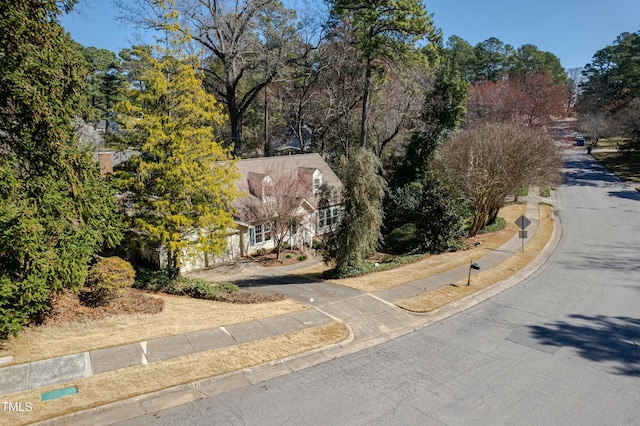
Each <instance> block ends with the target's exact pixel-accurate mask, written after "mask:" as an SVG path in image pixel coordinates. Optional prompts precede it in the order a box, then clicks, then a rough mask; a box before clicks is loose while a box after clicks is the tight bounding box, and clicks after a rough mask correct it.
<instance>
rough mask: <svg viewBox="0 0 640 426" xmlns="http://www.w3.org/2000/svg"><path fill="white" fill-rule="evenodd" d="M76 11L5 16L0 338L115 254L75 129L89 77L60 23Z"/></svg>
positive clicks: (35, 8)
mask: <svg viewBox="0 0 640 426" xmlns="http://www.w3.org/2000/svg"><path fill="white" fill-rule="evenodd" d="M72 5H73V2H72V1H66V2H59V1H55V0H36V1H29V2H5V3H4V4H3V9H2V13H0V27H1V28H2V31H0V338H6V337H7V335H8V334H10V333H14V334H15V333H17V331H19V329H20V327H21V326H22V325H24V324H25V323H26V322H27V321H28V320H29V319H30V318H33V317H34V316H36V315H38V314H40V313H42V312H43V311H44V310H45V309H46V307H47V300H48V298H49V296H50V294H51V293H52V292H55V291H60V290H62V289H64V288H69V289H72V290H77V289H78V288H80V287H81V286H82V285H83V284H84V281H85V277H86V274H87V264H88V262H89V261H90V260H91V258H92V256H93V255H94V254H95V253H96V251H98V250H99V249H100V248H101V247H103V246H115V245H116V244H117V243H118V242H119V240H120V238H121V232H120V228H119V225H120V220H119V217H118V216H117V214H116V209H115V202H114V197H113V194H112V193H111V191H110V190H109V188H108V187H107V185H106V184H105V183H104V182H103V181H102V180H101V178H100V173H99V169H98V166H97V164H96V162H95V161H94V159H93V156H92V153H90V152H86V151H83V150H81V149H80V148H79V147H78V145H77V140H76V135H75V133H74V128H73V125H72V122H73V118H74V117H75V116H76V115H79V113H80V112H81V110H82V109H83V107H84V105H83V104H82V100H83V96H82V91H83V83H84V77H85V75H86V71H85V70H84V69H83V67H82V66H81V64H82V63H83V59H82V57H81V56H80V55H79V53H78V50H77V49H75V48H74V43H73V41H72V40H71V38H70V37H69V36H68V35H67V34H66V33H65V31H64V29H63V28H62V27H61V26H60V24H59V23H58V21H57V17H58V16H59V15H60V14H61V13H62V12H63V11H69V10H70V9H71V7H72Z"/></svg>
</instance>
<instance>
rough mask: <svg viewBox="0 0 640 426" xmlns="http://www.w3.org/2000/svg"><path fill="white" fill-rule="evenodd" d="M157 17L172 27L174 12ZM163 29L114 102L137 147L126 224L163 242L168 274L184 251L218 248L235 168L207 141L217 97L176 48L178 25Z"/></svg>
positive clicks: (215, 122)
mask: <svg viewBox="0 0 640 426" xmlns="http://www.w3.org/2000/svg"><path fill="white" fill-rule="evenodd" d="M165 17H166V19H167V21H168V23H167V25H166V28H173V29H174V30H175V29H176V24H175V20H176V18H177V14H176V13H175V12H173V11H171V10H167V11H166V14H165ZM166 36H167V37H168V39H167V40H165V45H166V46H167V48H160V47H158V48H157V49H156V50H157V54H156V55H150V54H149V52H148V51H145V50H139V51H137V52H136V54H137V55H139V56H140V57H141V58H142V60H143V61H145V62H146V63H147V64H148V68H147V69H146V71H144V72H143V74H142V76H141V77H140V79H141V81H142V89H137V88H132V89H131V90H130V91H129V96H130V98H131V99H130V100H129V101H125V102H123V103H121V104H120V105H119V107H118V109H119V111H120V112H122V113H123V114H124V116H125V117H124V127H125V129H124V134H125V138H126V139H128V140H129V141H130V142H131V143H133V144H135V145H137V146H138V147H139V148H140V149H141V150H142V151H143V153H144V154H143V155H141V156H138V157H135V158H134V159H133V166H134V174H133V175H132V177H131V178H130V179H129V182H128V189H129V191H130V194H131V197H132V200H131V201H132V202H133V203H134V209H133V215H134V223H133V225H134V228H135V229H137V230H138V231H139V233H140V235H142V236H143V238H144V239H145V240H146V243H148V244H149V245H151V246H154V247H162V248H163V249H164V251H165V253H166V255H167V259H166V260H167V269H168V272H169V274H170V275H172V276H176V275H177V274H178V273H179V269H180V265H181V263H182V262H183V261H184V259H185V258H191V257H194V256H196V255H199V254H201V253H203V252H204V253H206V254H210V255H217V254H221V253H223V252H224V250H225V249H226V236H227V233H228V229H229V228H231V227H233V216H232V206H231V203H232V201H233V199H234V197H235V196H236V195H237V193H236V191H237V190H236V189H235V186H234V182H235V181H236V180H237V178H238V174H237V171H236V169H235V166H234V165H233V164H232V158H231V155H230V152H229V151H228V150H226V149H223V148H222V146H221V145H220V143H218V142H216V141H215V134H214V129H215V128H216V126H217V127H219V126H221V125H222V123H223V122H224V119H225V117H224V114H223V112H222V106H221V104H219V103H218V102H216V100H215V99H214V97H213V96H212V95H210V94H207V93H206V92H205V91H204V89H203V86H202V80H201V78H200V76H199V75H197V73H196V69H197V66H198V62H197V60H196V59H195V58H194V57H187V56H185V55H184V54H183V53H181V51H180V50H179V49H178V47H177V46H179V45H180V44H181V43H182V41H183V40H182V39H181V38H180V37H179V32H177V31H171V30H168V31H167V32H166Z"/></svg>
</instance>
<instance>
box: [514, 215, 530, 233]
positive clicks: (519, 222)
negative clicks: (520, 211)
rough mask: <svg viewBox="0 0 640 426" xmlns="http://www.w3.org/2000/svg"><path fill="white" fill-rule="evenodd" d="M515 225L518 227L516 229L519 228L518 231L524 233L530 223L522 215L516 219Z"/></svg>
mask: <svg viewBox="0 0 640 426" xmlns="http://www.w3.org/2000/svg"><path fill="white" fill-rule="evenodd" d="M516 225H518V227H520V229H522V230H523V231H524V230H525V229H526V228H527V226H529V225H531V221H530V220H529V219H527V217H526V216H525V215H522V216H520V217H519V218H518V219H516Z"/></svg>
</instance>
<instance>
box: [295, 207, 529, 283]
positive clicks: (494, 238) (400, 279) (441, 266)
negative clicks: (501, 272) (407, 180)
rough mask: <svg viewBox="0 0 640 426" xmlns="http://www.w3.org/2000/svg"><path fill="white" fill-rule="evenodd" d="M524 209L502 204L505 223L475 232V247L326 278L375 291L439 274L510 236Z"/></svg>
mask: <svg viewBox="0 0 640 426" xmlns="http://www.w3.org/2000/svg"><path fill="white" fill-rule="evenodd" d="M525 212H526V205H524V204H510V205H508V206H505V207H503V208H502V209H501V210H500V213H499V214H498V215H499V216H500V217H502V218H504V219H505V221H506V222H507V226H506V227H504V228H503V229H501V230H499V231H498V232H492V233H490V234H478V235H477V236H476V237H475V238H474V240H476V241H477V242H478V243H479V245H478V247H476V248H473V249H470V250H460V251H457V252H452V253H443V254H440V255H437V256H429V257H427V258H425V259H423V260H420V261H418V262H415V263H412V264H409V265H406V266H402V267H400V268H397V269H392V270H388V271H381V272H373V273H371V274H366V275H361V276H359V277H354V278H343V279H339V280H330V282H332V283H334V284H340V285H344V286H347V287H352V288H355V289H358V290H361V291H366V292H370V293H374V292H376V291H381V290H386V289H389V288H393V287H397V286H399V285H403V284H407V283H410V282H412V281H417V280H420V279H423V278H426V277H429V276H431V275H435V274H439V273H441V272H444V271H447V270H449V269H452V268H456V267H458V266H462V265H465V264H468V263H469V261H470V260H474V261H475V260H478V259H480V258H482V257H483V256H485V255H487V254H489V253H490V252H491V251H492V250H495V249H497V248H498V247H500V246H501V245H502V244H504V243H505V242H507V241H508V240H509V239H510V238H511V237H513V236H514V235H515V234H516V232H518V227H517V225H516V224H515V220H516V219H517V218H518V217H519V216H520V215H523V214H524V213H525ZM326 269H328V266H326V265H325V264H323V263H321V264H317V265H313V266H311V267H308V268H303V269H296V270H295V271H292V272H290V274H294V275H302V276H306V277H309V278H315V279H318V278H320V277H321V275H322V272H323V271H324V270H326Z"/></svg>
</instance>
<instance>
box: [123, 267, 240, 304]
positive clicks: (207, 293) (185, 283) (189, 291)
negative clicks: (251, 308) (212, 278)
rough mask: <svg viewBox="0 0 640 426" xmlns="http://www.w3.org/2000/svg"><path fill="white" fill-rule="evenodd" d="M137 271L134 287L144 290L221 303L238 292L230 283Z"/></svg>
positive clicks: (162, 271)
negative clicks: (213, 282) (212, 282)
mask: <svg viewBox="0 0 640 426" xmlns="http://www.w3.org/2000/svg"><path fill="white" fill-rule="evenodd" d="M137 271H138V273H137V275H136V283H135V284H134V287H136V288H140V289H143V290H149V291H158V292H161V293H166V294H172V295H175V296H189V297H193V298H194V299H206V300H219V301H226V300H227V296H228V295H229V294H233V293H235V292H236V291H238V286H237V285H235V284H233V283H230V282H220V283H216V284H211V283H208V282H206V281H204V280H201V279H200V278H190V277H178V278H175V279H172V278H170V277H169V274H168V272H167V271H166V270H160V271H152V270H149V269H146V268H138V270H137Z"/></svg>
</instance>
